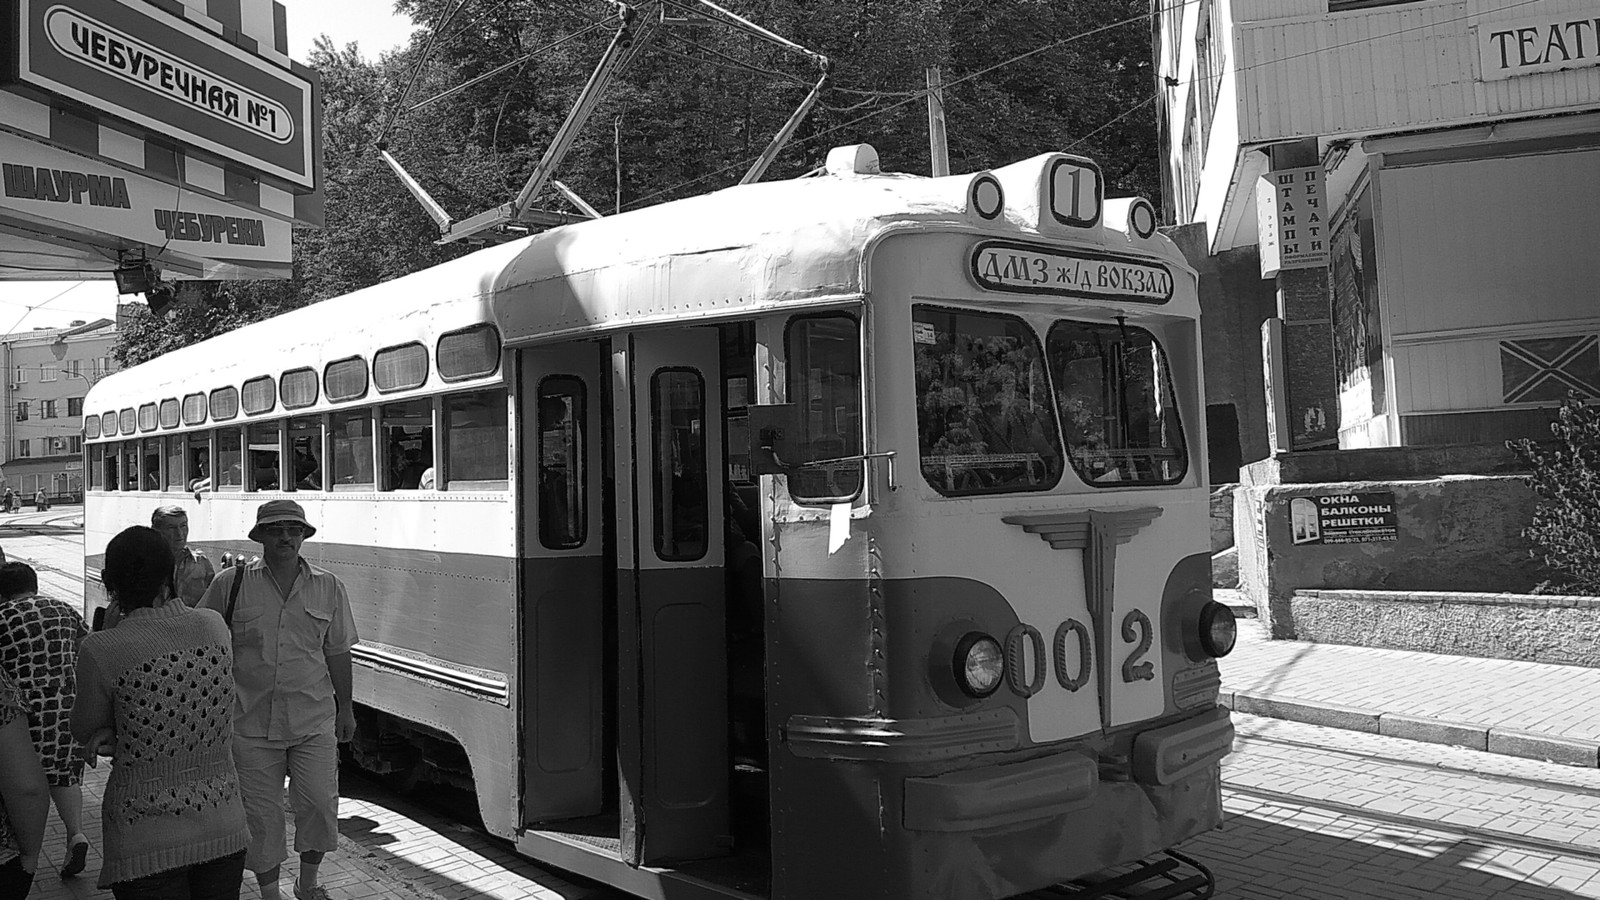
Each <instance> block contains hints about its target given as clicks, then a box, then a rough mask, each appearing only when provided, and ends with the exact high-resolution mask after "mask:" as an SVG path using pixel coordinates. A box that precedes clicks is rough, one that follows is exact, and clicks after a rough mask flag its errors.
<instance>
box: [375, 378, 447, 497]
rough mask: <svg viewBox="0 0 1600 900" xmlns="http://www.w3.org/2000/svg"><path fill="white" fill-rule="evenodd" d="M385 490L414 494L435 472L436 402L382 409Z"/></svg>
mask: <svg viewBox="0 0 1600 900" xmlns="http://www.w3.org/2000/svg"><path fill="white" fill-rule="evenodd" d="M381 409H382V419H381V428H382V431H381V433H380V436H381V437H382V440H383V443H382V444H381V445H380V446H382V447H383V490H386V491H414V490H417V489H418V488H419V487H421V486H422V476H424V475H432V474H434V473H433V472H431V471H430V470H431V469H433V402H432V401H430V400H410V401H407V402H405V403H385V404H384V405H383V406H382V408H381Z"/></svg>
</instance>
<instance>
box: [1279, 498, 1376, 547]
mask: <svg viewBox="0 0 1600 900" xmlns="http://www.w3.org/2000/svg"><path fill="white" fill-rule="evenodd" d="M1289 519H1290V525H1291V527H1292V529H1293V535H1292V538H1293V541H1294V543H1296V544H1372V543H1378V542H1380V541H1398V540H1399V539H1400V519H1399V517H1398V516H1396V515H1395V511H1394V491H1362V492H1357V493H1350V494H1327V495H1323V496H1318V497H1296V498H1295V499H1293V500H1291V501H1289Z"/></svg>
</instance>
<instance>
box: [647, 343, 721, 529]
mask: <svg viewBox="0 0 1600 900" xmlns="http://www.w3.org/2000/svg"><path fill="white" fill-rule="evenodd" d="M705 398H706V386H705V382H704V380H702V379H701V377H700V373H699V372H695V371H692V370H687V369H662V370H661V371H659V372H656V373H655V375H653V376H651V379H650V406H651V409H650V421H651V422H652V423H654V425H653V427H654V429H655V433H654V434H652V435H651V436H650V444H651V448H652V451H651V454H650V455H651V476H652V477H653V478H654V479H655V496H656V500H655V526H656V528H655V547H656V555H658V556H660V557H661V558H662V559H672V560H689V559H699V558H701V557H702V556H705V555H706V534H707V531H708V530H709V527H710V510H709V502H708V497H709V496H710V495H709V493H708V486H707V484H706V475H707V472H706V427H705V424H706V402H705Z"/></svg>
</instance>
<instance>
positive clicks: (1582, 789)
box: [1222, 735, 1600, 863]
mask: <svg viewBox="0 0 1600 900" xmlns="http://www.w3.org/2000/svg"><path fill="white" fill-rule="evenodd" d="M1235 740H1236V742H1238V743H1242V744H1245V745H1246V746H1248V745H1249V744H1252V743H1256V744H1276V745H1280V746H1285V747H1293V748H1297V749H1308V750H1315V751H1317V752H1319V753H1324V754H1329V755H1334V756H1340V757H1344V758H1347V759H1352V760H1358V761H1361V762H1381V763H1383V764H1386V765H1391V766H1394V767H1396V768H1402V769H1412V770H1417V771H1429V772H1440V773H1446V774H1452V775H1462V776H1470V777H1472V778H1477V779H1482V780H1484V781H1487V782H1490V783H1497V784H1509V785H1516V786H1519V787H1530V788H1537V789H1542V790H1548V791H1558V792H1561V793H1565V794H1571V795H1576V796H1581V797H1589V798H1595V799H1597V800H1600V788H1594V787H1587V786H1584V785H1575V784H1571V783H1569V782H1561V781H1553V780H1549V779H1541V778H1529V777H1526V776H1519V775H1507V774H1503V773H1497V772H1483V771H1480V770H1476V769H1472V768H1468V767H1465V766H1454V765H1449V764H1446V763H1427V762H1420V761H1415V760H1406V759H1395V758H1394V757H1392V756H1387V755H1385V754H1382V753H1373V752H1365V751H1360V750H1346V749H1337V748H1331V747H1327V746H1325V745H1321V744H1316V743H1313V742H1310V741H1299V740H1294V739H1292V738H1276V737H1260V736H1254V735H1250V736H1245V735H1241V736H1239V737H1237V738H1235ZM1222 789H1223V792H1224V794H1227V793H1232V794H1236V795H1239V796H1243V797H1250V798H1253V799H1256V800H1265V801H1267V802H1270V803H1277V804H1281V805H1284V806H1291V807H1310V808H1314V809H1319V810H1322V811H1324V812H1329V813H1335V814H1338V815H1342V816H1348V817H1350V818H1357V819H1366V820H1368V821H1374V822H1383V823H1386V824H1389V825H1395V826H1398V827H1403V828H1408V829H1416V830H1418V831H1423V832H1432V833H1436V834H1441V835H1450V836H1453V837H1457V838H1460V839H1461V840H1463V841H1471V842H1475V843H1484V844H1492V845H1500V846H1505V847H1510V848H1515V849H1519V850H1528V851H1533V852H1537V853H1546V854H1552V855H1555V856H1559V857H1568V858H1575V859H1582V860H1585V861H1588V862H1596V863H1600V846H1590V845H1585V844H1581V843H1573V842H1570V841H1562V840H1555V839H1552V838H1542V837H1538V836H1535V835H1528V834H1519V833H1517V832H1514V831H1507V830H1505V829H1499V828H1493V827H1489V826H1484V825H1469V824H1464V823H1460V822H1446V821H1441V820H1439V819H1436V818H1430V817H1427V816H1416V815H1407V814H1406V813H1403V812H1389V811H1385V810H1375V809H1370V808H1367V807H1364V806H1361V805H1359V804H1355V803H1345V802H1343V801H1340V800H1335V799H1330V798H1323V797H1307V796H1304V795H1302V794H1296V793H1293V792H1290V791H1280V790H1274V789H1272V788H1265V787H1258V786H1255V785H1245V784H1240V783H1239V782H1236V781H1231V780H1229V779H1228V778H1227V776H1226V769H1224V777H1223V779H1222Z"/></svg>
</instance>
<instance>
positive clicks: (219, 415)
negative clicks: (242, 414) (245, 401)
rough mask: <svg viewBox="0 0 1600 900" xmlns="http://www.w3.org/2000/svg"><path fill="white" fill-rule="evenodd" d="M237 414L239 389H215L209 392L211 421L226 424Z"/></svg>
mask: <svg viewBox="0 0 1600 900" xmlns="http://www.w3.org/2000/svg"><path fill="white" fill-rule="evenodd" d="M238 414H239V389H238V388H231V387H225V388H217V389H216V390H214V391H212V392H211V419H212V421H216V422H226V421H227V420H229V419H231V418H233V417H234V416H237V415H238Z"/></svg>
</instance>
